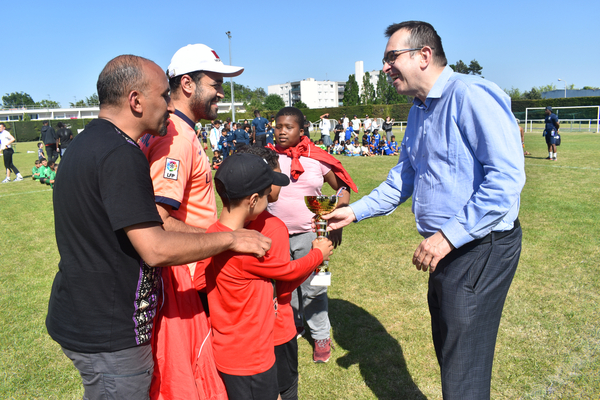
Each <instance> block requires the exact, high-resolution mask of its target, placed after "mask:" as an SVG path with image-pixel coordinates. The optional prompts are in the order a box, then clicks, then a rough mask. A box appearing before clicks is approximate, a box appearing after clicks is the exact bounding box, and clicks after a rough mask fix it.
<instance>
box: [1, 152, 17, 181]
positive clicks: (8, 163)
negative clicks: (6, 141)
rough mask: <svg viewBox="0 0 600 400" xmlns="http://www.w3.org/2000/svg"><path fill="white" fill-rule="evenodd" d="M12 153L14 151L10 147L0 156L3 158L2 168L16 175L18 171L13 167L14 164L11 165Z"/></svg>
mask: <svg viewBox="0 0 600 400" xmlns="http://www.w3.org/2000/svg"><path fill="white" fill-rule="evenodd" d="M14 152H15V151H14V150H13V149H12V148H11V147H8V148H6V149H4V151H3V152H2V154H3V156H4V167H5V168H6V169H7V170H11V171H12V172H14V173H15V175H16V174H18V173H19V170H18V169H17V167H15V164H13V160H12V157H13V154H14Z"/></svg>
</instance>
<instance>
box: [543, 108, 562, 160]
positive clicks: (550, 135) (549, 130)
mask: <svg viewBox="0 0 600 400" xmlns="http://www.w3.org/2000/svg"><path fill="white" fill-rule="evenodd" d="M544 112H545V113H546V117H544V122H545V123H546V126H545V128H544V133H543V136H544V137H545V138H546V144H547V145H548V158H546V160H551V161H556V134H557V133H558V129H559V128H560V124H559V123H558V116H557V115H556V114H554V113H553V112H552V107H551V106H548V107H546V110H545V111H544Z"/></svg>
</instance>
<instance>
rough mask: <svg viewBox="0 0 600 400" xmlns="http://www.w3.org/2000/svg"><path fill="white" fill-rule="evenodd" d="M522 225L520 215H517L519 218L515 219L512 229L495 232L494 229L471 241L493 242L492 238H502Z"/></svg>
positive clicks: (474, 242)
mask: <svg viewBox="0 0 600 400" xmlns="http://www.w3.org/2000/svg"><path fill="white" fill-rule="evenodd" d="M520 226H521V222H519V217H517V219H515V222H514V223H513V227H512V229H511V230H508V231H502V232H493V231H492V232H490V233H488V234H487V235H486V236H484V237H482V238H481V239H477V240H473V241H472V242H471V243H473V244H483V243H492V239H493V240H499V239H502V238H504V237H506V236H508V235H510V234H511V233H513V232H514V231H515V230H516V229H517V228H519V227H520Z"/></svg>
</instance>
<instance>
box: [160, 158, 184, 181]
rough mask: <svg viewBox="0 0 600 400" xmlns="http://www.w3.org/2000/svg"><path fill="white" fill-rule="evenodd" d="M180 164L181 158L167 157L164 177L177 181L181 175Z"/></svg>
mask: <svg viewBox="0 0 600 400" xmlns="http://www.w3.org/2000/svg"><path fill="white" fill-rule="evenodd" d="M179 164H180V161H179V160H175V159H173V158H168V157H167V159H166V161H165V172H164V173H163V178H166V179H172V180H174V181H176V180H177V178H178V177H179Z"/></svg>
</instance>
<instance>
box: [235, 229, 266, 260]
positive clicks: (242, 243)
mask: <svg viewBox="0 0 600 400" xmlns="http://www.w3.org/2000/svg"><path fill="white" fill-rule="evenodd" d="M231 234H232V235H233V244H232V246H231V248H230V250H231V251H234V252H236V253H248V254H253V255H255V256H256V257H258V258H260V257H262V256H264V255H265V253H266V252H267V250H269V249H270V248H271V239H269V238H268V237H266V236H263V235H261V234H260V233H259V232H257V231H254V230H251V229H236V230H235V231H233V232H231Z"/></svg>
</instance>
